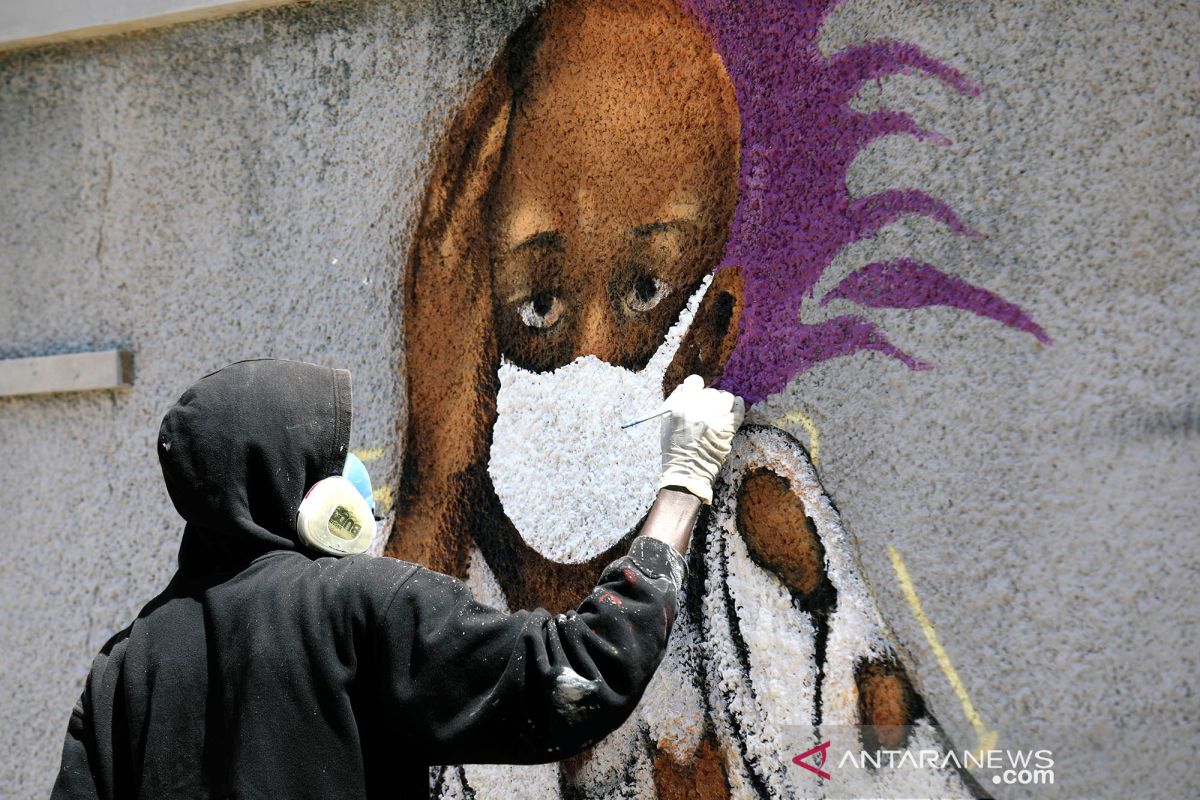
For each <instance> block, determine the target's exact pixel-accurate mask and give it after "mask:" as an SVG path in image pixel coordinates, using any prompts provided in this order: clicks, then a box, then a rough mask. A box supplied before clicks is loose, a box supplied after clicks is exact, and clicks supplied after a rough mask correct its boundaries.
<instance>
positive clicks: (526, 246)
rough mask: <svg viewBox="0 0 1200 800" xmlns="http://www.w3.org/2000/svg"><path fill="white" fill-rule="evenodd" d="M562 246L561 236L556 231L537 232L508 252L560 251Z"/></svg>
mask: <svg viewBox="0 0 1200 800" xmlns="http://www.w3.org/2000/svg"><path fill="white" fill-rule="evenodd" d="M563 245H564V239H563V235H562V234H561V233H559V232H558V231H539V232H538V233H535V234H533V235H532V236H526V237H525V238H524V239H522V240H521V241H519V242H517V243H516V244H515V245H513V247H512V249H511V250H510V251H509V252H511V253H518V252H520V251H522V250H532V249H534V248H538V249H541V250H562V249H563Z"/></svg>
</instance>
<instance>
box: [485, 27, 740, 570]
mask: <svg viewBox="0 0 1200 800" xmlns="http://www.w3.org/2000/svg"><path fill="white" fill-rule="evenodd" d="M663 12H664V9H663V8H661V7H657V6H653V5H645V6H642V7H634V6H630V7H628V8H625V7H622V8H621V9H619V10H618V11H617V12H616V13H615V14H613V13H611V12H610V13H605V14H603V15H601V14H598V13H596V7H595V6H594V4H592V5H590V6H577V5H567V6H561V7H555V9H554V10H552V11H551V12H550V13H549V14H548V17H549V19H548V20H547V25H546V27H545V28H543V29H541V30H540V31H539V33H540V34H541V40H540V44H539V46H537V47H535V48H534V49H533V50H532V52H533V54H534V55H533V56H532V58H529V59H527V60H526V61H525V63H523V64H520V66H521V67H523V68H524V69H526V70H527V72H526V74H527V75H528V76H529V78H528V79H527V80H523V81H522V80H521V73H520V71H516V72H515V73H514V75H515V76H516V77H517V81H515V83H516V84H517V87H519V88H518V93H517V94H516V96H515V98H514V109H513V110H514V113H513V114H512V116H511V117H510V120H511V121H510V125H509V129H508V134H509V138H508V142H507V147H506V150H505V153H504V158H503V159H502V161H501V166H500V170H499V175H498V177H497V183H496V188H495V190H494V193H493V195H492V198H491V199H492V202H491V207H490V214H489V215H488V240H489V247H490V253H491V259H492V261H491V264H492V270H493V275H492V277H493V293H494V298H495V314H496V319H497V324H496V331H497V337H498V344H499V349H500V355H501V363H500V367H499V374H498V377H499V386H498V389H497V397H496V411H497V419H496V423H495V426H494V428H493V431H492V447H491V457H490V459H489V462H488V475H489V477H490V478H491V482H492V485H493V486H494V488H495V490H496V494H497V497H498V498H499V500H500V502H501V504H502V506H503V508H504V512H505V514H506V515H507V517H508V518H509V520H511V522H512V523H513V525H514V526H515V528H516V530H517V532H518V533H519V534H520V536H521V538H522V539H523V541H524V542H525V544H527V545H528V546H529V547H531V548H532V549H533V550H535V551H536V552H537V553H538V554H540V555H541V556H543V557H545V558H547V559H550V560H551V561H554V562H558V563H583V562H586V561H588V560H590V559H592V558H595V557H596V556H598V555H599V554H600V553H603V552H604V551H606V550H607V549H609V548H610V547H612V546H614V545H615V544H616V543H617V542H618V541H619V540H620V539H621V538H622V537H624V536H626V535H627V534H629V533H630V532H632V531H633V530H634V529H635V527H636V525H637V523H638V521H639V520H640V519H641V517H642V515H643V514H644V513H645V512H646V510H647V509H648V508H649V506H650V504H651V503H652V502H653V500H654V491H655V485H656V478H657V474H658V469H659V464H658V460H657V459H656V458H653V454H655V453H656V452H657V447H658V435H657V428H658V425H657V424H654V425H646V426H644V427H640V428H635V429H630V430H620V428H619V426H620V423H621V422H622V420H624V419H627V418H629V417H630V416H632V415H635V414H639V413H641V412H642V410H643V409H652V408H655V407H657V406H658V404H659V403H660V402H661V401H662V398H663V396H664V395H665V393H666V392H667V391H669V389H670V388H671V384H672V383H673V382H677V381H678V380H679V379H680V377H681V376H682V374H687V373H688V372H690V371H692V367H691V365H690V364H689V365H688V366H687V367H686V368H685V367H684V366H682V365H681V366H680V368H679V369H678V370H676V371H675V372H676V373H680V374H672V375H671V376H670V380H668V379H667V378H668V376H667V371H668V367H669V366H670V365H671V363H672V362H673V361H674V360H675V357H676V355H677V354H679V352H680V344H681V341H682V339H683V338H684V336H685V334H686V332H687V331H688V329H689V328H690V326H691V324H692V322H693V320H695V318H696V316H697V313H696V312H697V309H698V306H699V305H700V303H701V301H702V298H703V297H704V296H705V295H706V293H707V289H708V288H709V285H710V282H711V279H707V280H705V278H706V276H707V275H708V273H709V272H710V271H711V270H712V268H713V267H714V266H715V265H716V263H717V260H718V259H719V258H720V255H721V249H722V247H723V245H724V240H725V234H726V231H727V230H728V223H729V219H730V214H731V210H732V202H731V200H732V198H733V195H734V192H735V181H736V175H737V169H736V153H737V139H736V134H737V129H736V115H735V114H734V113H733V105H732V102H733V98H732V91H731V90H730V89H729V88H728V82H727V80H726V78H725V75H724V72H723V70H722V69H721V68H720V66H719V64H718V63H716V61H715V59H713V58H712V57H711V48H709V49H708V51H707V52H708V57H707V58H697V53H696V52H693V50H698V51H699V52H701V53H703V52H704V50H703V49H701V48H702V46H703V45H704V42H703V41H702V40H701V39H700V37H698V36H697V35H696V34H695V32H694V31H692V29H691V28H690V27H689V26H686V25H681V24H680V22H681V20H680V19H679V18H678V15H676V16H675V17H670V16H668V15H665V14H664V13H663ZM601 21H602V22H603V24H601ZM648 28H654V29H656V30H660V31H661V30H664V29H669V30H672V31H673V33H672V35H670V36H666V37H664V36H657V37H656V36H654V35H653V33H652V31H651V30H648ZM677 28H678V29H681V30H682V32H681V33H678V34H676V33H675V32H674V31H675V29H677ZM667 69H670V70H671V73H670V74H679V76H680V82H679V83H671V82H667V81H662V80H661V76H662V75H663V74H664V71H665V70H667ZM517 87H514V88H517ZM714 156H715V157H714ZM715 296H716V294H714V297H715ZM710 305H711V304H710ZM684 360H686V359H684Z"/></svg>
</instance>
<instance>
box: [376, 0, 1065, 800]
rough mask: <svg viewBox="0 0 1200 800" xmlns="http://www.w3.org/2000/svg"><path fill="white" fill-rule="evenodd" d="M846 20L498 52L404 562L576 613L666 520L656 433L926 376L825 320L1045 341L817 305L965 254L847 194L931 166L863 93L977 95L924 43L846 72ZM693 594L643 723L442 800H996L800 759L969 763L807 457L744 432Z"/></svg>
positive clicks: (431, 207)
mask: <svg viewBox="0 0 1200 800" xmlns="http://www.w3.org/2000/svg"><path fill="white" fill-rule="evenodd" d="M835 5H837V3H835V2H832V0H825V1H824V2H807V3H806V2H796V3H763V2H745V1H743V2H732V0H730V1H728V2H722V1H721V0H686V1H685V2H682V3H675V2H669V1H667V0H662V1H658V0H630V1H629V2H599V1H598V0H561V1H560V0H552V2H550V3H549V4H548V5H547V6H546V7H545V8H544V9H543V10H542V11H540V12H539V13H538V14H536V15H535V16H534V18H532V19H530V20H529V21H528V22H527V23H526V24H525V25H524V26H523V27H522V28H521V29H520V30H519V31H518V32H517V33H516V34H515V35H514V36H513V37H512V38H511V40H510V41H509V42H508V43H507V44H506V46H505V47H504V49H503V50H502V52H501V53H500V55H499V56H498V57H497V59H496V61H495V63H494V64H493V65H492V66H491V68H490V69H489V70H488V71H487V73H486V74H485V75H484V76H483V78H482V79H481V80H480V82H479V83H478V85H477V86H475V87H474V89H473V90H472V91H471V93H470V95H469V97H468V99H467V102H466V103H465V105H464V107H463V108H462V109H461V110H460V111H459V113H457V115H455V117H454V119H453V120H452V121H451V124H450V128H449V130H448V131H447V134H446V136H445V139H444V141H443V143H442V144H441V146H440V149H439V150H438V151H437V153H436V157H435V162H434V165H433V171H432V173H431V176H430V178H429V182H428V185H427V189H426V193H425V196H424V201H423V205H422V210H421V214H420V217H419V219H418V222H417V227H416V230H415V234H414V238H413V241H412V244H411V249H410V251H409V253H408V258H407V265H406V270H405V278H404V281H405V284H404V286H403V293H404V315H405V319H404V331H403V341H402V343H401V345H400V347H399V348H398V349H399V350H400V351H401V352H402V353H403V356H402V360H403V363H402V365H401V366H402V368H403V371H404V374H405V381H406V383H405V385H406V390H407V408H406V409H404V413H403V415H402V418H404V419H405V420H406V423H405V424H406V429H405V431H404V432H403V434H404V435H403V438H404V441H405V447H404V465H403V474H402V480H401V486H400V487H399V492H398V495H397V508H398V512H397V513H398V517H397V519H396V523H395V526H394V528H393V530H394V531H396V532H397V533H394V534H393V537H392V539H391V540H390V541H389V542H388V544H387V547H386V550H385V552H386V553H387V554H388V555H392V556H396V557H399V558H403V559H407V560H412V561H418V562H421V563H424V564H426V565H428V566H430V567H433V568H434V569H438V570H442V571H445V572H448V573H451V574H454V575H457V576H459V577H462V578H464V579H466V580H467V581H468V582H469V583H471V585H472V586H473V587H475V589H476V592H477V593H478V594H479V596H480V598H481V599H483V600H484V601H486V602H490V603H492V604H494V605H497V606H501V607H506V608H522V607H534V606H543V607H546V608H548V609H550V610H551V611H556V612H557V611H564V610H566V609H568V608H573V607H574V605H575V604H576V603H577V602H578V600H579V598H581V597H583V596H584V595H585V594H586V593H587V592H588V591H589V590H590V589H591V587H592V583H593V581H594V579H595V577H596V575H597V574H598V573H599V570H600V569H601V568H602V567H603V566H604V565H605V564H607V563H608V562H609V561H610V560H612V559H613V558H615V557H617V556H618V555H620V554H622V553H623V552H624V551H625V549H626V548H627V546H628V544H629V542H630V540H631V539H632V537H633V536H634V535H635V533H636V531H637V528H638V524H639V521H640V520H641V518H642V517H643V516H644V514H645V512H646V511H647V509H648V508H649V506H650V503H651V501H652V500H653V494H654V485H655V478H656V476H657V471H658V464H657V461H656V458H655V455H656V453H657V449H656V448H657V436H658V432H657V426H656V425H653V424H648V425H642V426H638V427H636V428H632V429H630V430H629V431H625V432H621V431H619V430H618V426H619V424H620V423H621V422H622V421H624V420H627V419H630V418H632V417H634V416H637V415H639V414H640V413H642V412H644V411H646V410H648V409H652V408H654V407H655V406H656V405H657V404H658V402H659V401H661V399H662V397H664V396H665V395H666V394H667V393H669V392H670V391H671V389H673V388H674V386H675V385H676V384H678V383H679V382H680V381H681V380H682V379H683V378H684V377H685V376H686V375H688V374H689V373H692V372H698V373H700V374H701V375H702V376H704V378H705V380H706V381H708V382H709V383H711V384H715V385H719V386H720V387H722V388H725V389H728V390H730V391H733V392H736V393H738V394H741V395H743V396H744V397H745V398H746V400H747V402H748V404H750V403H753V402H756V401H760V400H762V399H764V398H766V397H767V396H768V395H770V394H772V393H775V392H778V391H780V390H781V389H783V388H784V387H785V386H786V385H787V383H788V382H789V381H790V380H791V379H792V378H794V377H795V376H796V375H798V374H800V373H802V372H803V371H804V370H806V369H808V368H810V367H812V366H813V365H815V364H817V363H820V362H822V361H825V360H828V359H831V358H835V357H839V356H849V355H852V354H853V353H856V352H857V351H859V350H873V351H876V352H878V353H882V354H884V355H886V356H888V357H891V358H894V359H896V360H897V361H899V362H900V363H901V364H902V365H903V366H904V367H907V368H910V369H923V368H926V367H927V366H928V365H927V363H926V362H925V361H924V360H922V359H921V358H920V357H918V356H916V355H910V354H908V353H905V352H902V351H901V350H899V349H898V348H896V347H895V346H893V345H892V344H891V343H890V342H889V341H888V339H887V337H886V335H885V333H884V332H883V331H881V330H880V329H878V328H877V327H876V325H874V324H873V323H871V322H870V321H868V320H866V319H865V318H863V317H860V316H857V315H852V314H851V315H843V316H835V317H833V318H829V319H823V320H820V321H817V322H808V321H806V311H807V309H808V308H809V304H811V303H813V302H816V303H818V304H825V303H828V302H830V301H832V300H833V299H840V300H844V301H850V302H852V303H856V304H859V305H862V306H867V307H878V308H905V309H916V308H921V307H926V306H935V305H940V306H950V307H954V308H958V309H961V310H964V311H968V312H971V313H974V314H978V315H981V316H984V317H988V318H991V319H994V320H996V321H998V322H1000V323H1002V324H1004V325H1007V326H1009V327H1012V328H1015V329H1018V330H1021V331H1024V332H1027V333H1029V334H1030V335H1032V336H1034V337H1036V338H1037V339H1038V340H1040V341H1042V342H1043V343H1047V344H1048V343H1049V339H1048V337H1047V336H1046V334H1045V333H1044V332H1043V331H1042V329H1041V328H1040V327H1038V325H1037V324H1035V323H1034V322H1033V320H1031V319H1030V318H1029V317H1028V316H1027V315H1026V314H1025V313H1024V312H1023V311H1022V310H1021V309H1020V308H1019V307H1018V306H1016V305H1015V304H1013V303H1011V302H1009V301H1007V300H1005V299H1003V298H1001V297H999V296H997V295H995V294H993V293H992V292H989V291H988V290H986V289H984V288H981V287H978V286H974V285H971V284H969V283H967V282H966V281H964V280H961V279H959V278H957V277H954V276H953V275H950V274H948V273H946V272H943V271H942V270H941V269H939V268H938V267H935V266H933V265H930V264H925V263H920V262H917V261H915V260H911V259H901V260H897V261H891V262H886V263H883V262H881V263H873V264H868V265H866V266H864V267H862V268H860V269H858V270H856V271H854V272H852V273H851V274H850V275H849V276H847V277H846V278H845V279H844V280H842V281H841V282H840V283H839V284H837V286H836V287H834V288H833V289H832V290H831V291H829V292H828V293H826V294H825V295H824V296H823V297H821V298H819V299H814V298H813V289H814V287H815V286H816V284H817V281H818V279H819V278H820V277H821V275H822V273H823V271H824V270H825V269H826V268H827V267H828V266H829V265H830V263H831V262H832V260H833V258H834V257H835V256H836V255H837V253H838V252H839V251H840V250H841V249H842V248H843V247H845V246H846V245H847V244H849V243H851V242H854V241H858V240H860V239H863V238H866V237H870V236H872V235H874V234H875V233H877V232H878V231H879V230H880V229H881V228H883V227H884V226H885V225H887V224H888V223H890V222H892V221H894V220H896V219H898V218H899V217H901V216H903V215H909V214H920V215H926V216H929V217H931V218H933V219H936V220H938V221H940V222H942V223H944V224H945V225H946V226H947V227H948V228H950V229H951V230H953V231H955V232H957V233H961V234H965V235H970V234H971V233H972V232H971V231H970V230H969V229H968V228H967V226H966V225H964V224H963V223H962V222H961V221H960V220H959V219H958V217H957V216H956V215H955V213H954V212H953V210H952V209H951V208H949V207H948V206H947V205H946V204H945V203H943V202H941V201H939V200H937V199H935V198H933V197H931V196H929V195H927V194H925V193H923V192H922V191H920V190H919V189H915V188H914V189H894V190H889V191H885V192H882V193H880V194H878V195H874V196H870V197H865V198H855V197H851V196H850V194H849V192H848V191H847V188H846V184H845V178H846V173H847V170H848V168H849V166H850V164H851V162H852V161H853V159H854V157H855V155H856V154H857V153H858V152H859V151H860V150H861V149H862V148H863V147H865V146H866V145H867V144H869V143H870V142H872V141H874V140H876V139H878V138H879V137H882V136H887V135H895V134H901V135H909V136H914V137H919V138H924V139H931V140H935V141H937V140H939V137H937V135H936V134H933V133H928V132H925V131H922V130H920V129H919V128H918V127H917V126H916V125H915V123H914V122H913V121H912V119H911V118H910V117H908V116H907V115H906V114H904V113H902V112H898V111H876V112H871V113H862V112H858V111H855V110H853V109H852V108H851V107H850V105H849V101H850V100H851V98H852V97H853V96H854V95H855V93H856V92H857V90H858V89H859V87H860V86H861V85H862V84H863V82H865V81H868V80H873V79H877V78H880V77H884V76H887V75H891V74H895V73H898V72H901V71H916V72H920V73H924V74H925V75H927V76H929V77H930V78H931V79H933V80H939V81H942V82H943V83H945V84H947V85H948V86H950V87H952V88H954V89H956V90H958V91H959V92H961V93H962V94H963V95H967V96H969V95H973V94H975V93H976V92H977V89H976V88H975V86H974V85H973V84H972V83H971V82H970V81H969V80H968V79H967V78H966V77H964V76H963V75H961V74H960V73H959V72H957V71H956V70H954V69H952V68H951V67H949V66H946V65H944V64H942V63H940V62H938V61H936V60H934V59H932V58H930V57H929V56H927V55H926V54H924V53H923V52H922V51H921V50H920V49H919V48H918V47H917V46H916V45H913V44H909V43H903V42H895V41H882V42H874V43H867V44H864V45H860V46H857V47H855V48H851V49H849V50H846V51H843V52H839V53H835V54H833V55H829V56H826V55H825V54H823V53H822V52H821V51H820V49H819V48H818V41H817V40H818V37H819V34H820V30H821V25H822V23H823V21H824V19H825V18H826V15H827V14H828V12H829V11H830V10H831V8H832V7H833V6H835ZM862 534H863V535H869V532H862ZM690 567H691V575H690V580H689V584H688V586H687V589H686V602H685V605H686V609H685V612H684V613H682V614H681V616H680V618H679V620H678V622H677V627H676V630H675V633H674V634H673V638H672V644H671V650H670V652H669V653H668V656H667V659H666V661H665V663H664V665H663V667H662V669H661V670H660V673H659V674H658V675H657V676H656V677H655V679H654V682H653V683H652V684H651V687H650V689H649V690H648V692H647V695H646V697H645V698H644V700H643V702H642V704H641V706H640V707H639V709H638V711H637V712H635V715H634V716H633V718H631V719H630V720H629V722H628V723H627V724H626V725H625V726H623V727H622V728H621V729H620V730H619V731H617V732H616V733H615V734H613V735H612V736H610V737H608V738H607V739H605V740H604V741H602V742H601V743H599V744H598V745H597V746H595V747H594V748H592V749H591V750H590V751H588V752H586V753H584V754H582V755H580V756H577V757H574V758H570V759H567V760H565V761H563V762H561V763H559V764H554V765H546V766H539V767H510V766H467V767H460V766H454V765H447V766H446V767H443V768H437V769H435V770H434V773H433V775H432V776H431V781H432V782H433V785H434V789H435V794H436V795H438V796H441V797H447V798H450V797H464V798H465V797H477V798H480V800H484V799H485V798H491V797H496V798H502V797H503V798H507V797H518V796H533V795H535V794H536V795H538V796H561V797H571V798H610V797H656V796H657V797H660V798H672V799H673V798H725V797H791V796H822V795H825V794H832V795H836V796H847V795H853V796H878V795H880V794H884V793H897V792H899V793H902V794H903V793H907V794H909V795H926V796H927V795H936V796H970V795H972V794H980V793H981V792H980V789H979V787H978V786H976V785H975V784H974V783H973V781H972V780H971V779H970V777H969V776H968V775H965V774H959V773H958V772H956V771H954V770H953V769H947V770H944V771H941V772H936V771H934V772H921V773H918V774H917V775H916V776H914V777H913V778H912V780H914V781H917V782H916V783H912V784H902V783H897V781H900V780H902V779H901V778H898V777H897V776H895V775H892V774H890V773H889V774H888V775H883V774H881V773H875V772H870V771H864V772H861V773H855V774H853V775H840V774H838V775H833V776H831V777H822V776H820V775H818V774H817V773H816V772H814V771H812V770H805V769H800V768H798V767H796V766H795V765H793V764H791V763H790V762H789V760H788V753H789V749H788V748H789V747H794V746H796V745H797V744H799V745H801V746H802V749H803V748H805V747H811V746H813V745H817V744H818V743H820V742H822V741H826V740H831V739H835V738H836V737H839V736H842V737H845V736H853V737H855V738H857V739H859V740H861V741H862V742H863V743H864V744H867V745H869V746H896V745H898V744H901V743H904V742H906V741H907V742H908V743H910V744H914V743H915V744H919V745H921V746H922V747H924V748H930V749H939V748H945V747H948V746H949V745H948V743H946V742H945V739H944V737H943V735H942V734H941V733H940V731H939V729H938V728H937V725H936V722H935V721H934V720H933V719H932V718H931V716H930V715H929V713H928V712H927V710H926V709H925V706H924V703H923V702H922V700H921V698H920V696H919V694H918V693H917V692H916V691H915V690H914V688H913V686H912V683H911V681H910V680H909V677H908V675H907V674H906V672H905V670H904V668H903V666H902V665H901V663H900V661H899V659H898V658H897V656H896V654H895V652H894V650H893V648H892V647H891V646H890V645H889V643H888V640H887V628H886V626H885V624H884V622H883V621H882V620H881V619H880V616H879V614H878V612H877V610H876V609H875V606H874V604H873V601H872V599H871V596H870V594H869V591H868V589H867V586H866V583H865V581H864V579H863V577H862V575H861V574H860V571H859V569H858V567H857V559H856V556H855V550H854V545H853V542H852V541H851V539H850V537H849V535H848V534H847V532H846V531H845V530H844V529H843V527H842V526H841V524H840V522H839V518H838V515H837V512H836V510H835V508H834V506H833V504H832V503H831V502H830V500H829V498H828V497H826V495H825V493H824V491H823V490H822V488H821V486H820V484H819V482H818V480H817V477H816V474H815V472H814V470H813V468H812V464H811V462H810V459H809V457H808V454H807V453H806V451H805V449H804V447H803V446H802V445H801V444H800V443H799V442H798V441H796V440H795V439H793V438H792V437H791V436H790V435H788V434H787V433H786V432H784V431H782V430H779V429H775V428H772V427H769V426H764V425H747V426H745V427H744V428H743V430H742V431H741V432H740V433H739V435H738V438H737V440H736V444H735V448H734V452H733V455H732V456H731V459H730V463H729V465H728V466H727V468H726V470H725V471H724V473H723V476H722V478H720V479H719V481H718V486H717V489H716V493H715V498H714V503H713V505H712V506H711V507H710V508H709V509H707V510H706V512H705V514H704V515H703V516H702V519H701V522H700V525H699V528H698V531H697V535H696V538H695V539H694V541H693V543H692V549H691V555H690ZM914 737H915V739H916V741H915V742H913V741H912V739H913V738H914ZM797 752H799V751H797ZM884 781H886V784H885V783H883V782H884Z"/></svg>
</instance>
